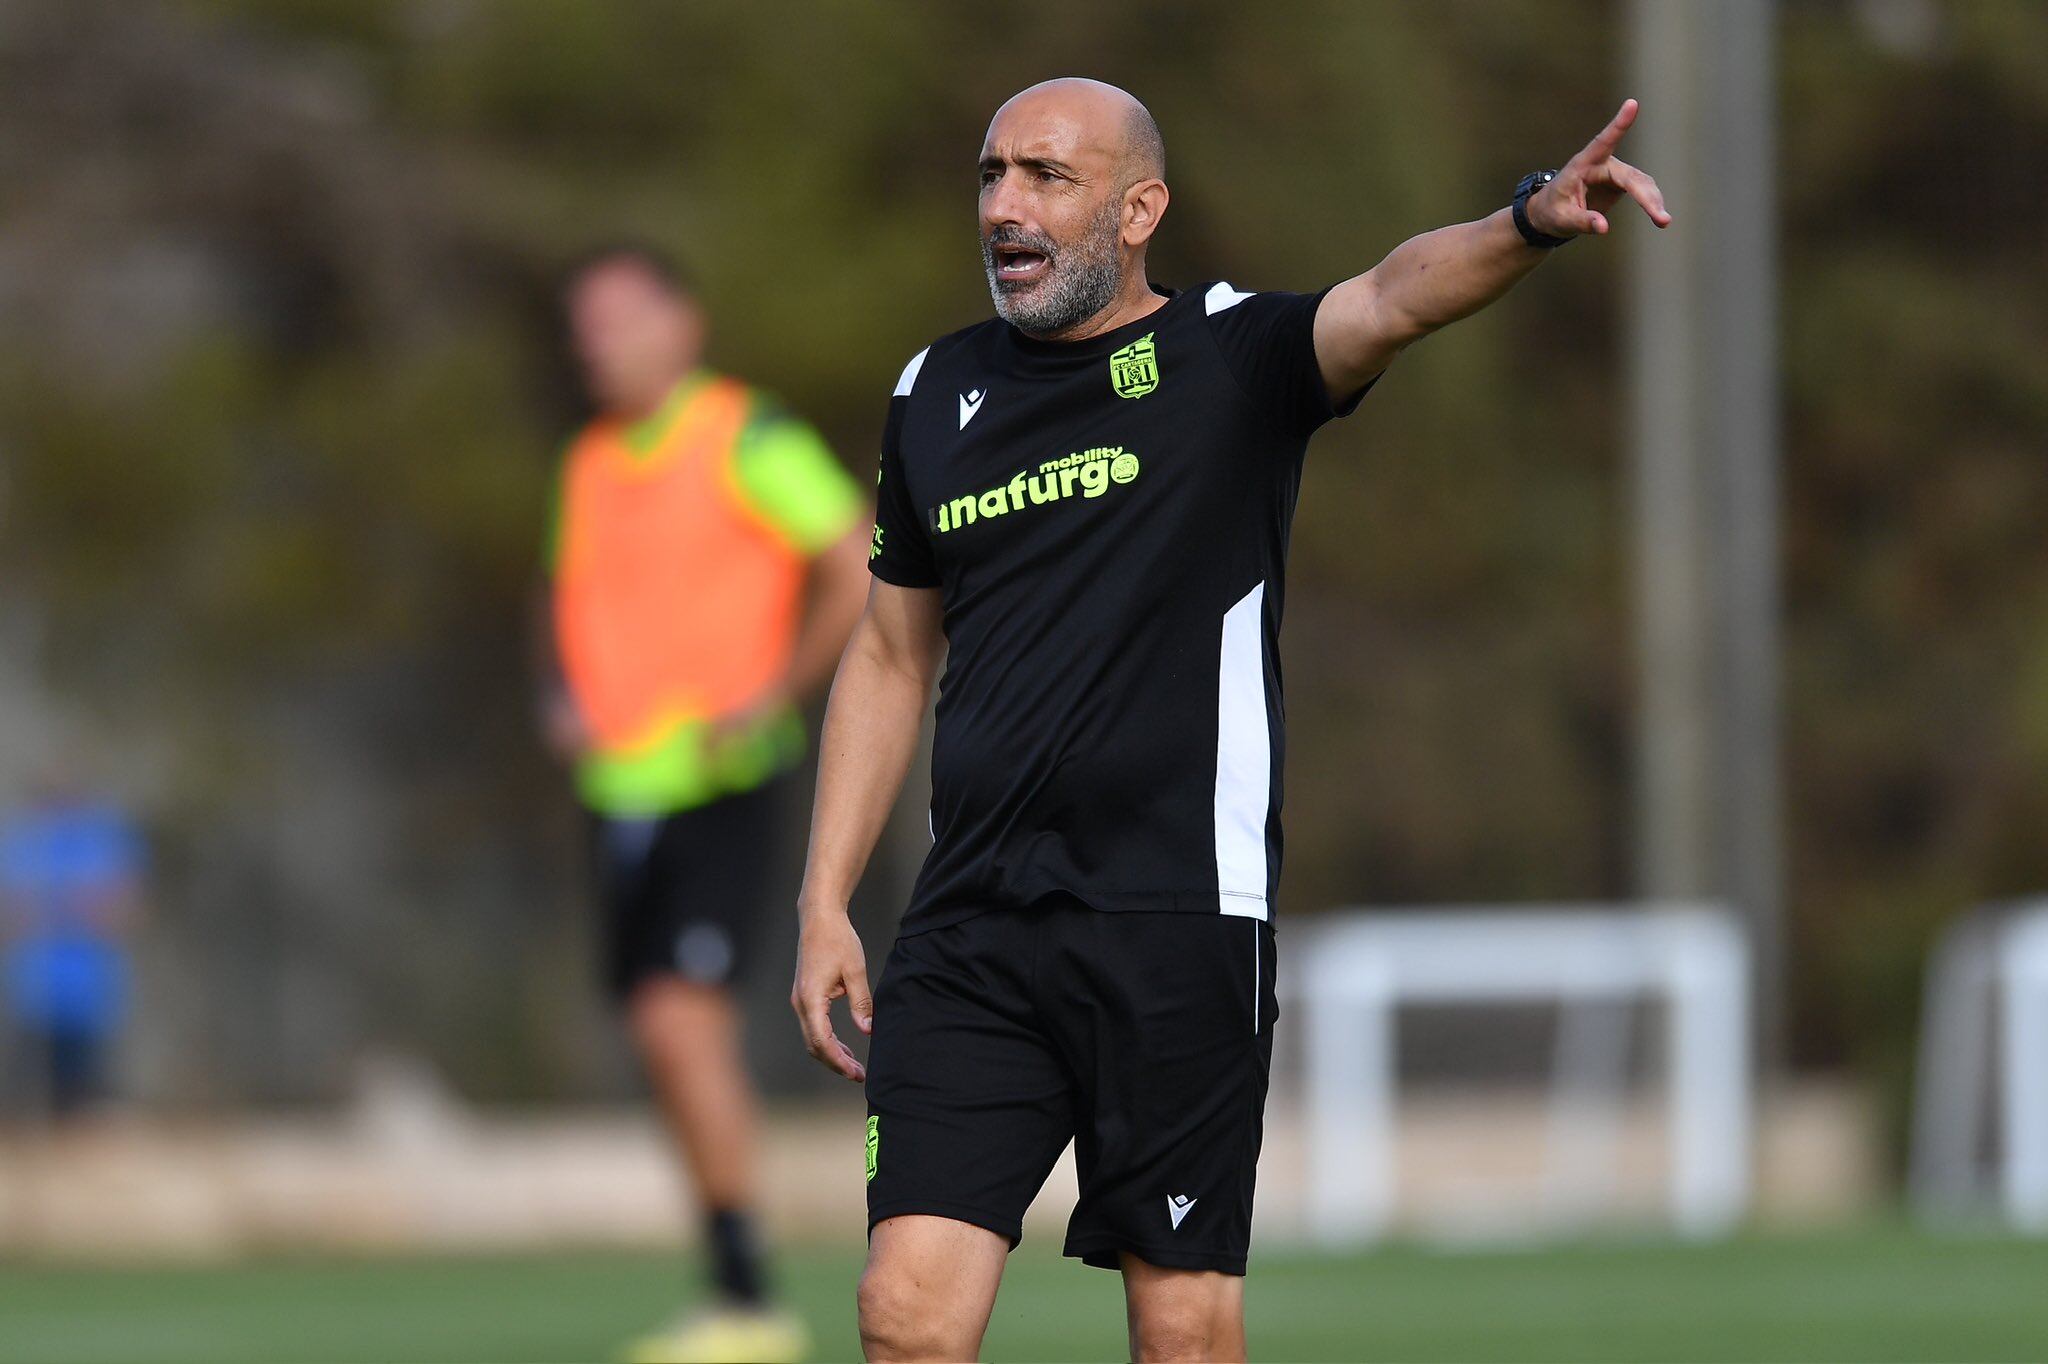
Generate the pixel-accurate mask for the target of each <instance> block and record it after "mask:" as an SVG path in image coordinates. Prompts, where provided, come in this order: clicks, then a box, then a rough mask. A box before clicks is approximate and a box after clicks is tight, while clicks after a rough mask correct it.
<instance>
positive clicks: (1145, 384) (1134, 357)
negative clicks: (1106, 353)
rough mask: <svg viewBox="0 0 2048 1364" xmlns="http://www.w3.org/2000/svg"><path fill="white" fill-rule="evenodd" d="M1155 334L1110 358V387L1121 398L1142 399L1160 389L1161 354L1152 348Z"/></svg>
mask: <svg viewBox="0 0 2048 1364" xmlns="http://www.w3.org/2000/svg"><path fill="white" fill-rule="evenodd" d="M1152 336H1153V333H1151V332H1146V333H1145V334H1144V335H1143V336H1141V337H1139V338H1138V339H1137V340H1135V341H1133V342H1131V344H1130V345H1128V346H1125V347H1124V348H1123V349H1122V350H1120V351H1118V352H1117V353H1116V354H1114V355H1112V356H1110V357H1109V386H1110V387H1111V388H1113V389H1115V390H1116V396H1117V397H1119V398H1142V397H1144V396H1145V395H1146V394H1147V393H1150V392H1151V391H1152V390H1153V389H1155V388H1157V387H1159V353H1158V352H1157V351H1155V350H1154V349H1153V348H1152Z"/></svg>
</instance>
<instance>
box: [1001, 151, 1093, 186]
mask: <svg viewBox="0 0 2048 1364" xmlns="http://www.w3.org/2000/svg"><path fill="white" fill-rule="evenodd" d="M1011 165H1015V166H1022V167H1023V168H1024V169H1025V170H1049V171H1051V172H1053V173H1054V174H1055V175H1063V176H1065V177H1066V178H1067V179H1069V180H1072V179H1074V178H1076V177H1075V175H1074V168H1073V167H1072V166H1069V165H1068V164H1067V163H1066V162H1064V161H1057V160H1054V159H1053V158H1052V157H1050V156H1008V157H1006V156H996V155H993V154H991V155H988V156H984V157H982V158H981V169H983V170H1001V169H1002V168H1003V167H1004V166H1011Z"/></svg>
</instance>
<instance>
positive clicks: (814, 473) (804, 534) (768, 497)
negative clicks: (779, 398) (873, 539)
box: [734, 408, 861, 556]
mask: <svg viewBox="0 0 2048 1364" xmlns="http://www.w3.org/2000/svg"><path fill="white" fill-rule="evenodd" d="M734 463H735V472H736V473H737V475H738V477H739V485H740V493H741V495H742V496H743V497H744V498H745V499H746V502H747V505H748V506H749V507H751V508H752V509H753V511H754V512H755V514H756V515H758V516H760V517H761V519H762V520H764V521H766V522H767V523H768V524H769V525H770V526H772V527H774V529H775V531H776V533H777V534H779V535H780V536H781V537H782V538H783V539H784V540H785V541H787V542H788V544H789V545H790V547H791V548H793V549H795V550H796V551H797V552H798V553H799V554H803V555H807V556H809V555H816V554H820V553H823V552H824V551H825V550H826V549H828V548H830V547H831V545H832V544H833V543H834V542H835V541H837V540H839V539H840V538H841V537H842V536H844V535H845V534H846V533H847V532H848V531H849V530H851V529H853V527H854V526H855V525H856V524H857V523H858V522H859V520H860V512H861V495H860V485H859V484H857V483H855V482H854V480H853V479H852V478H851V477H849V476H848V475H847V472H846V470H845V469H843V468H841V467H840V464H839V461H838V460H837V459H834V458H833V456H832V451H831V448H830V447H829V446H827V445H826V444H825V440H824V437H822V436H820V435H819V434H818V433H817V431H816V430H814V429H813V428H812V427H811V426H810V424H809V423H807V422H803V421H799V420H797V419H796V418H795V417H793V416H790V415H789V414H788V413H786V412H782V411H779V410H776V409H773V408H770V409H768V410H767V411H766V412H765V413H764V414H763V415H762V416H760V417H757V418H756V419H755V420H754V421H752V422H750V423H749V424H748V426H747V429H746V430H745V431H744V432H743V433H742V434H741V436H740V441H739V448H738V451H737V452H736V454H735V457H734Z"/></svg>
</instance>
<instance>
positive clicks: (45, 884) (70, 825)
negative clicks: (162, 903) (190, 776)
mask: <svg viewBox="0 0 2048 1364" xmlns="http://www.w3.org/2000/svg"><path fill="white" fill-rule="evenodd" d="M144 860H145V855H144V849H143V842H142V837H141V834H140V832H139V831H138V830H137V829H136V827H135V825H134V823H133V822H132V821H131V820H130V819H129V818H128V817H127V815H126V814H124V813H123V812H122V811H120V810H119V809H117V808H115V807H114V806H112V805H107V804H100V803H94V802H86V801H71V800H59V801H52V802H49V803H45V804H42V805H38V806H35V807H32V808H30V809H27V810H24V811H22V812H20V813H18V814H16V815H14V816H13V817H11V818H10V819H8V821H7V822H6V824H5V825H4V826H0V937H4V941H5V955H4V959H0V985H4V991H5V996H6V1008H7V1012H8V1016H9V1017H10V1018H11V1019H12V1021H13V1022H14V1024H15V1025H16V1026H17V1027H18V1028H19V1029H20V1030H22V1031H23V1032H24V1033H26V1034H28V1035H29V1036H30V1037H31V1038H32V1039H33V1040H34V1041H35V1042H36V1043H37V1044H38V1045H39V1046H40V1048H41V1049H42V1051H43V1053H44V1056H45V1058H46V1063H47V1066H48V1072H47V1073H48V1081H49V1086H50V1098H51V1101H52V1105H53V1107H54V1108H55V1109H56V1110H57V1111H58V1112H59V1113H65V1112H69V1111H72V1110H74V1109H76V1108H78V1107H80V1106H82V1105H84V1104H85V1103H88V1102H90V1101H91V1100H92V1099H94V1098H96V1097H97V1096H98V1093H99V1090H100V1088H101V1077H102V1071H103V1058H104V1052H105V1047H106V1043H107V1041H108V1040H109V1039H111V1038H112V1036H113V1035H114V1033H115V1032H116V1031H117V1030H118V1029H119V1028H120V1026H121V1024H122V1022H123V1020H124V1019H125V1018H126V1016H127V1012H128V995H129V983H128V977H129V969H128V953H127V948H126V946H125V944H124V942H123V938H124V936H125V934H126V931H127V928H128V925H129V920H130V917H131V916H132V914H133V913H134V910H135V907H136V904H137V895H136V889H137V887H138V885H139V882H140V880H141V876H142V872H143V868H144Z"/></svg>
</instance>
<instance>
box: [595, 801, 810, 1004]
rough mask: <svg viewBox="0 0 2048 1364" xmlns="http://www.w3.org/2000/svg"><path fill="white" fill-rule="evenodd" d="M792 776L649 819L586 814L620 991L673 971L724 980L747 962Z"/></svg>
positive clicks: (609, 970)
mask: <svg viewBox="0 0 2048 1364" xmlns="http://www.w3.org/2000/svg"><path fill="white" fill-rule="evenodd" d="M789 786H790V782H789V780H788V778H787V777H778V778H775V779H774V780H771V781H769V782H768V783H767V784H766V785H763V786H759V787H756V788H755V789H754V790H752V791H747V792H743V793H741V794H739V795H734V796H727V797H726V798H725V799H723V800H718V801H714V802H712V803H711V804H709V805H700V806H698V807H697V808H695V809H692V810H684V811H682V812H680V813H678V814H673V815H667V816H663V817H660V818H654V819H614V818H610V817H607V816H599V815H593V816H592V817H591V820H590V842H591V864H592V869H593V872H594V874H595V877H596V885H597V897H598V904H599V906H600V909H601V912H602V913H603V915H604V962H603V967H604V978H605V984H606V986H607V987H608V988H609V989H610V990H611V992H612V993H613V995H614V996H616V997H617V998H619V999H624V998H625V997H626V996H627V995H629V994H631V993H632V991H633V989H634V987H635V986H637V985H639V984H640V983H641V982H642V981H644V980H647V979H649V978H651V977H656V976H670V977H675V978H678V979H682V980H687V981H692V982H695V983H698V984H703V985H725V984H729V983H731V982H732V981H734V980H736V979H737V978H738V977H739V975H740V973H741V972H742V971H743V970H744V969H745V968H746V966H747V962H748V958H749V955H750V953H751V949H752V948H753V946H754V943H755V941H756V939H757V937H758V930H759V927H760V924H761V921H762V916H763V915H764V914H766V913H768V912H769V906H768V905H767V903H766V899H767V894H768V890H769V887H770V885H771V884H772V875H771V873H772V871H773V866H772V862H773V859H774V858H775V856H776V854H777V851H778V849H779V847H780V838H781V832H782V819H783V813H784V810H785V808H786V806H787V804H788V797H789Z"/></svg>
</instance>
